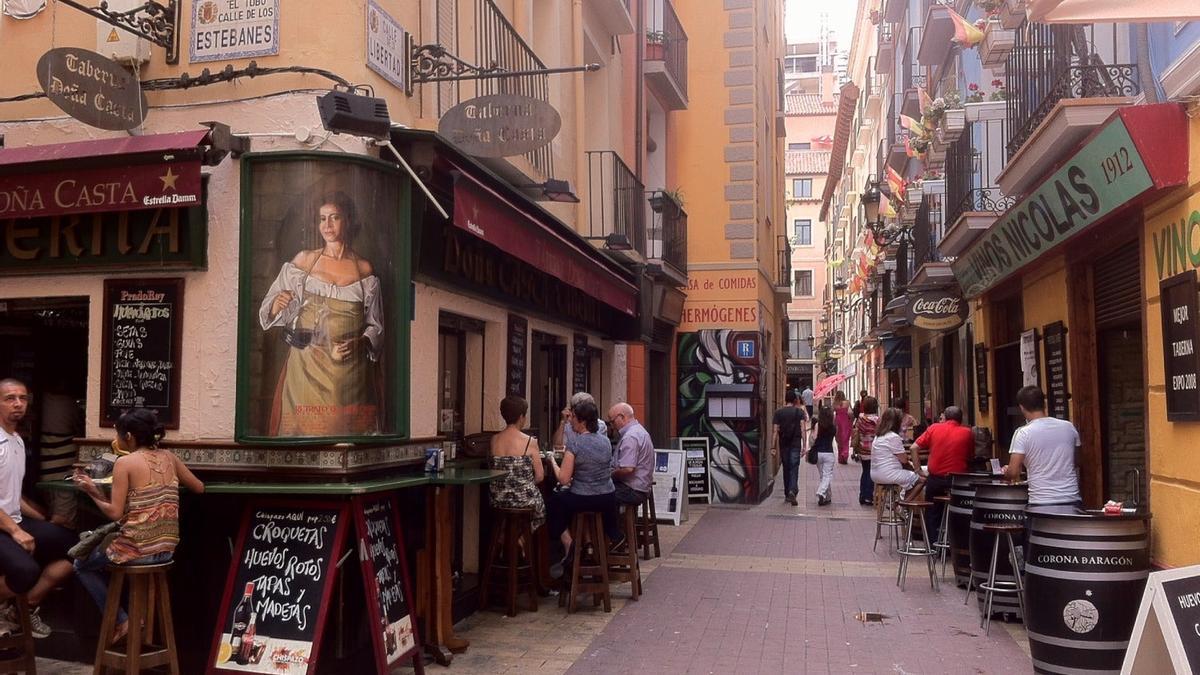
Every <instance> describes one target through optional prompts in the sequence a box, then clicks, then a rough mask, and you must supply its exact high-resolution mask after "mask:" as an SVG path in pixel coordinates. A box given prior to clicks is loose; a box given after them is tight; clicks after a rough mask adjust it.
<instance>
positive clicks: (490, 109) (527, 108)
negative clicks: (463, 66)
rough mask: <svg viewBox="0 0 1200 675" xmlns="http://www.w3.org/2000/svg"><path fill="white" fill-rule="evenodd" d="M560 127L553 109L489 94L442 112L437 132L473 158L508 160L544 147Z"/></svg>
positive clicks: (518, 97)
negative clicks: (500, 158) (505, 158)
mask: <svg viewBox="0 0 1200 675" xmlns="http://www.w3.org/2000/svg"><path fill="white" fill-rule="evenodd" d="M561 128H562V117H560V116H559V114H558V111H557V110H555V109H554V106H552V105H550V104H549V103H546V102H545V101H540V100H538V99H536V98H531V97H529V96H521V95H519V94H489V95H487V96H479V97H476V98H473V99H470V100H468V101H463V102H462V103H459V104H458V105H456V106H454V107H453V108H451V109H450V110H448V111H446V114H445V115H443V116H442V119H441V121H440V122H439V123H438V132H439V133H440V134H442V135H443V136H445V137H446V138H449V139H450V142H451V143H454V144H455V145H457V146H458V147H459V149H461V150H462V151H463V152H465V153H467V154H468V155H474V156H475V157H511V156H513V155H523V154H525V153H527V152H533V151H534V150H537V149H538V148H540V147H542V146H544V145H546V144H548V143H549V142H550V141H552V140H554V137H555V136H557V135H558V131H559V129H561Z"/></svg>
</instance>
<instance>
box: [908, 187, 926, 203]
mask: <svg viewBox="0 0 1200 675" xmlns="http://www.w3.org/2000/svg"><path fill="white" fill-rule="evenodd" d="M923 190H924V186H922V185H909V186H908V190H907V191H905V193H904V201H905V202H906V203H907V204H908V205H909V206H920V205H921V197H922V191H923Z"/></svg>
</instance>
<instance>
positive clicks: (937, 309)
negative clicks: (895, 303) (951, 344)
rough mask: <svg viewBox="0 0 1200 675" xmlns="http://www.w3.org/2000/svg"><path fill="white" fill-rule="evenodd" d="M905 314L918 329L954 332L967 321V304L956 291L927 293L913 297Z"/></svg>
mask: <svg viewBox="0 0 1200 675" xmlns="http://www.w3.org/2000/svg"><path fill="white" fill-rule="evenodd" d="M905 314H907V316H908V321H909V323H911V324H912V325H914V326H916V327H917V328H924V329H925V330H952V329H954V328H958V327H959V326H961V325H962V323H963V322H964V321H966V320H967V302H966V301H965V300H963V299H962V297H961V296H959V295H958V293H956V292H954V291H926V292H924V293H918V294H917V295H915V296H913V298H912V300H911V301H910V302H909V303H908V308H907V309H906V310H905Z"/></svg>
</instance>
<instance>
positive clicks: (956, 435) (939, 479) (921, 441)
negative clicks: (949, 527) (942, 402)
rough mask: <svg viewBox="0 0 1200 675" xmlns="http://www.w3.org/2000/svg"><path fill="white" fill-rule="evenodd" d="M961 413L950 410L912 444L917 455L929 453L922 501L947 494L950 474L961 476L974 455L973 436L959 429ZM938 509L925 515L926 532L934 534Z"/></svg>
mask: <svg viewBox="0 0 1200 675" xmlns="http://www.w3.org/2000/svg"><path fill="white" fill-rule="evenodd" d="M962 419H963V411H962V408H959V407H958V406H953V405H952V406H950V407H948V408H946V411H945V412H944V413H943V421H941V422H938V423H937V424H933V425H930V427H929V428H928V429H926V430H925V433H923V434H921V437H920V438H918V439H917V440H916V441H915V445H916V446H917V450H918V452H919V451H920V450H928V451H929V466H928V467H927V468H928V471H929V478H928V480H927V481H926V482H925V497H926V498H927V499H933V498H934V497H937V496H938V495H945V494H950V474H952V473H965V472H966V470H967V462H968V461H969V460H970V459H971V454H972V453H974V452H975V436H974V434H972V433H971V428H970V427H965V426H963V423H962ZM942 516H943V513H942V509H939V508H933V509H930V511H929V531H930V532H931V533H934V532H937V531H938V526H939V525H941V522H942Z"/></svg>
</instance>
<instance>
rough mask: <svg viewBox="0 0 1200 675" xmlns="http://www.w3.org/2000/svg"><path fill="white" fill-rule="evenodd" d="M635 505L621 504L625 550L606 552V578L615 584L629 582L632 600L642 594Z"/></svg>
mask: <svg viewBox="0 0 1200 675" xmlns="http://www.w3.org/2000/svg"><path fill="white" fill-rule="evenodd" d="M637 508H638V507H637V506H634V505H630V504H622V505H621V526H622V527H623V528H624V529H625V550H624V551H609V552H608V580H609V581H611V582H613V583H615V584H623V583H626V582H628V583H629V593H630V595H631V596H633V599H634V600H637V599H638V596H640V595H641V594H642V567H641V564H640V563H638V549H637Z"/></svg>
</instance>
